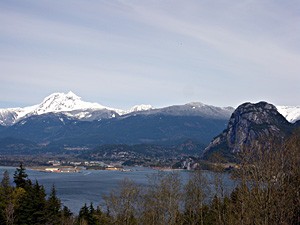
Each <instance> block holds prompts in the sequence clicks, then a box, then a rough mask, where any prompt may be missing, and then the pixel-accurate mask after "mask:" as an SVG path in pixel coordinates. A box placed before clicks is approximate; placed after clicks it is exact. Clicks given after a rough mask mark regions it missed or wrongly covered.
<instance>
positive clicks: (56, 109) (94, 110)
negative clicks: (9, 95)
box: [0, 91, 123, 126]
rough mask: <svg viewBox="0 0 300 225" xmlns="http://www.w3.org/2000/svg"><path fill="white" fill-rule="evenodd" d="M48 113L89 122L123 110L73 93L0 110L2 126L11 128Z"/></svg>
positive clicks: (50, 96) (52, 95) (52, 96)
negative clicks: (89, 100)
mask: <svg viewBox="0 0 300 225" xmlns="http://www.w3.org/2000/svg"><path fill="white" fill-rule="evenodd" d="M46 113H62V114H65V115H67V116H69V117H73V118H76V119H82V120H89V119H99V118H110V117H115V116H116V115H118V114H121V113H123V110H119V109H113V108H110V107H105V106H103V105H100V104H98V103H91V102H85V101H82V100H81V98H80V97H79V96H77V95H76V94H74V93H73V92H71V91H70V92H68V93H67V94H65V93H53V94H51V95H49V96H48V97H46V98H45V99H44V100H43V101H42V102H41V103H40V104H38V105H34V106H30V107H25V108H9V109H0V125H4V126H10V125H12V124H14V123H16V122H18V121H20V120H22V119H24V118H26V117H29V116H32V115H42V114H46Z"/></svg>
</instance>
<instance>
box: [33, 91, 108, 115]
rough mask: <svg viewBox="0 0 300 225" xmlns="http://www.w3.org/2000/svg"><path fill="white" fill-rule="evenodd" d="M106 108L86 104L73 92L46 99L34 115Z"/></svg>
mask: <svg viewBox="0 0 300 225" xmlns="http://www.w3.org/2000/svg"><path fill="white" fill-rule="evenodd" d="M105 108H106V107H104V106H102V105H100V104H98V103H90V102H84V101H82V100H81V98H80V97H79V96H77V95H76V94H74V93H73V92H71V91H70V92H68V93H67V94H65V93H53V94H51V95H49V96H48V97H46V98H45V99H44V100H43V102H42V103H41V104H39V105H38V107H37V108H36V109H35V110H34V112H33V113H34V114H38V115H40V114H44V113H48V112H67V111H72V110H78V109H105Z"/></svg>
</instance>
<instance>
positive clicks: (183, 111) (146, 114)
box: [0, 92, 234, 149]
mask: <svg viewBox="0 0 300 225" xmlns="http://www.w3.org/2000/svg"><path fill="white" fill-rule="evenodd" d="M233 111H234V108H232V107H215V106H210V105H205V104H202V103H197V102H193V103H188V104H185V105H174V106H168V107H164V108H153V107H151V106H150V105H139V106H134V107H132V108H131V109H130V110H120V109H113V108H110V107H105V106H102V105H100V104H98V103H89V102H85V101H82V100H81V98H80V97H78V96H77V95H75V94H74V93H72V92H69V93H67V94H64V93H54V94H51V95H50V96H48V97H46V98H45V99H44V100H43V101H42V102H41V103H40V104H37V105H34V106H29V107H25V108H11V109H0V124H1V125H0V148H1V140H2V143H3V142H4V143H5V144H4V146H3V145H2V149H8V148H11V147H12V146H13V147H15V149H17V147H18V146H21V145H20V142H21V141H20V140H24V143H28V141H30V142H34V143H36V144H37V145H38V146H47V148H51V149H62V148H64V149H66V148H75V147H76V148H78V147H84V148H85V147H93V146H96V145H103V144H144V143H146V144H162V145H173V144H179V143H182V142H184V141H186V140H189V139H192V140H194V141H195V142H197V146H199V145H202V146H203V147H204V146H205V145H207V144H208V143H209V141H210V140H211V139H212V138H213V137H214V136H216V135H217V134H218V133H220V132H221V131H222V130H224V129H225V128H226V125H227V121H228V118H229V117H230V115H231V113H232V112H233ZM12 138H13V139H17V140H18V141H16V142H17V143H19V144H18V145H17V146H16V145H14V144H13V143H10V142H12V141H11V140H12ZM7 140H10V142H9V143H10V144H9V145H8V144H7V143H8V142H7ZM8 146H10V147H8ZM24 146H26V145H25V144H24ZM24 146H23V147H24ZM31 148H32V145H31Z"/></svg>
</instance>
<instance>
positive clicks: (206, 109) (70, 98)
mask: <svg viewBox="0 0 300 225" xmlns="http://www.w3.org/2000/svg"><path fill="white" fill-rule="evenodd" d="M277 109H278V111H279V113H281V114H282V115H283V116H284V117H285V118H286V119H287V120H288V121H289V122H292V123H293V122H296V121H297V120H300V107H299V106H298V107H291V106H277ZM233 111H234V108H232V107H216V106H211V105H206V104H203V103H200V102H191V103H188V104H185V105H173V106H168V107H164V108H153V107H152V106H151V105H143V104H142V105H135V106H133V107H132V108H131V109H129V110H121V109H115V108H110V107H107V106H103V105H100V104H98V103H91V102H85V101H83V100H81V98H80V97H79V96H77V95H76V94H74V93H73V92H71V91H70V92H68V93H66V94H65V93H53V94H51V95H49V96H48V97H46V98H45V99H44V100H43V101H42V102H41V103H40V104H37V105H33V106H29V107H24V108H8V109H0V125H2V126H11V125H13V124H15V123H17V122H18V121H21V120H22V119H25V118H28V117H30V116H33V115H43V114H47V113H55V114H63V115H65V116H67V117H69V118H73V119H77V120H85V121H93V120H101V119H109V118H115V117H122V116H130V115H131V114H134V115H137V114H139V115H157V114H159V115H169V116H201V117H204V118H214V119H229V118H230V116H231V114H232V113H233Z"/></svg>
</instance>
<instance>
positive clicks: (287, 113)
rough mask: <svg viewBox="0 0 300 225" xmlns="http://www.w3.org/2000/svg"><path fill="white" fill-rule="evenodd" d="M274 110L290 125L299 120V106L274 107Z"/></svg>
mask: <svg viewBox="0 0 300 225" xmlns="http://www.w3.org/2000/svg"><path fill="white" fill-rule="evenodd" d="M276 108H277V111H278V112H279V113H280V114H281V115H283V116H284V117H285V118H286V119H287V121H289V122H290V123H295V122H296V121H297V120H300V106H276Z"/></svg>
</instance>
